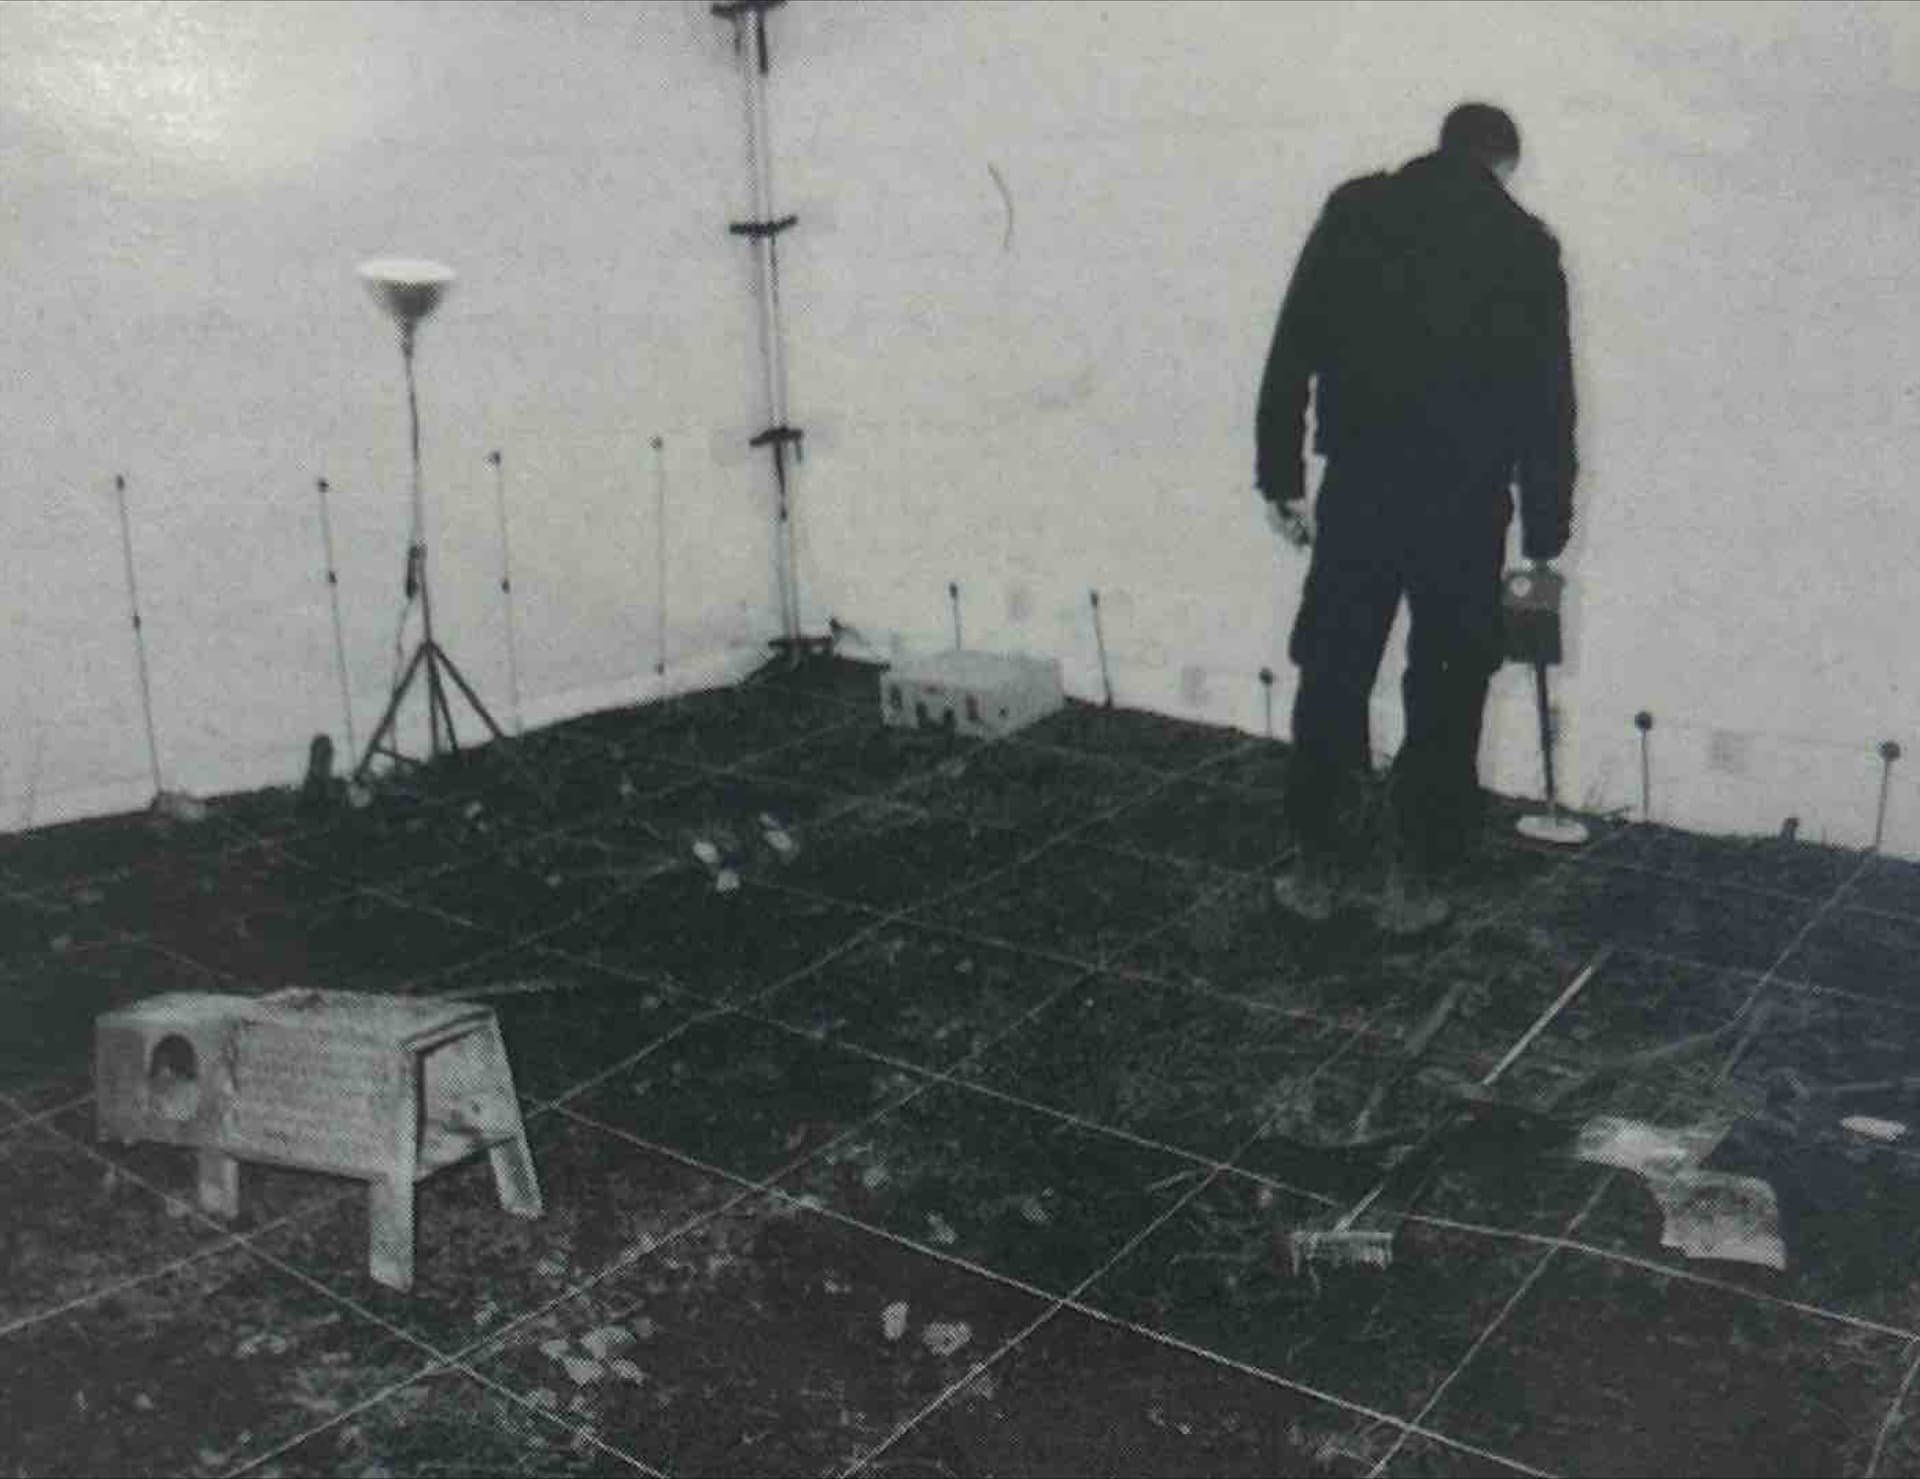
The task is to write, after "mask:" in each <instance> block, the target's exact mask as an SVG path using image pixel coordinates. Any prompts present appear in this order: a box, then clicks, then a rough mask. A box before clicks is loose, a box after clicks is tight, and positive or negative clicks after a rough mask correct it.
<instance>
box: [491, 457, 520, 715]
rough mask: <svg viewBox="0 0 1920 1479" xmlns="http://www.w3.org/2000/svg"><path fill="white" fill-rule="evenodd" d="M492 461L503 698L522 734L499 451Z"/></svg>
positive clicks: (504, 488) (503, 478)
mask: <svg viewBox="0 0 1920 1479" xmlns="http://www.w3.org/2000/svg"><path fill="white" fill-rule="evenodd" d="M487 461H488V462H490V463H492V464H493V502H494V507H495V509H497V510H498V512H499V515H500V602H501V605H502V606H504V607H505V608H506V616H507V701H508V702H509V703H510V704H512V705H513V732H514V733H515V734H524V733H525V732H526V727H527V726H526V721H525V719H524V718H523V717H522V716H521V713H520V644H519V643H518V642H517V641H516V640H515V639H514V631H513V547H512V544H511V543H510V541H509V538H508V534H507V475H506V472H505V471H504V470H503V469H502V467H501V465H500V454H499V453H498V452H497V451H496V452H489V453H487Z"/></svg>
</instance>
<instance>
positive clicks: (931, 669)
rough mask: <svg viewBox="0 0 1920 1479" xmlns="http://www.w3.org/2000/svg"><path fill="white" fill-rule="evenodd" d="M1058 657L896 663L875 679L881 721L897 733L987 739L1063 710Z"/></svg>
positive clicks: (959, 655)
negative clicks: (925, 732)
mask: <svg viewBox="0 0 1920 1479" xmlns="http://www.w3.org/2000/svg"><path fill="white" fill-rule="evenodd" d="M1066 701H1067V700H1066V694H1065V692H1064V691H1063V690H1062V688H1061V685H1060V660H1059V659H1058V658H1051V657H1048V658H1039V657H1015V656H1012V655H1009V654H1003V653H997V652H969V651H966V650H965V649H956V650H955V651H952V652H941V653H937V654H935V655H933V656H931V657H920V658H913V659H911V660H909V661H907V662H901V663H895V664H894V665H893V666H892V667H890V668H888V669H887V670H886V671H885V672H883V673H882V674H881V675H880V717H881V719H882V720H883V721H884V722H885V723H886V724H888V725H890V726H892V727H894V728H897V729H926V728H933V729H951V730H954V731H955V732H957V733H960V734H971V735H982V736H991V735H998V734H1010V733H1012V732H1013V731H1014V730H1016V729H1024V728H1026V726H1027V725H1029V724H1032V723H1035V722H1036V721H1038V720H1040V719H1044V718H1046V716H1047V715H1049V714H1051V713H1054V712H1055V711H1056V710H1058V709H1061V708H1064V707H1065V706H1066Z"/></svg>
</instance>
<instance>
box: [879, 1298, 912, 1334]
mask: <svg viewBox="0 0 1920 1479" xmlns="http://www.w3.org/2000/svg"><path fill="white" fill-rule="evenodd" d="M880 1333H881V1334H882V1335H884V1336H886V1338H887V1339H888V1340H898V1339H899V1338H900V1337H901V1336H903V1335H905V1334H906V1333H907V1305H906V1301H905V1300H901V1299H896V1300H895V1301H894V1302H893V1303H892V1304H890V1305H888V1306H887V1307H886V1308H885V1309H883V1310H882V1311H880Z"/></svg>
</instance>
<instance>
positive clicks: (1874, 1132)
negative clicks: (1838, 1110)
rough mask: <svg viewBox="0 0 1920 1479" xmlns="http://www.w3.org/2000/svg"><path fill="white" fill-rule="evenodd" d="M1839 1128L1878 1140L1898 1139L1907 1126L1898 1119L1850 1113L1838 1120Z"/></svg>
mask: <svg viewBox="0 0 1920 1479" xmlns="http://www.w3.org/2000/svg"><path fill="white" fill-rule="evenodd" d="M1840 1128H1841V1129H1843V1130H1850V1131H1852V1132H1853V1133H1854V1134H1855V1135H1864V1136H1865V1137H1866V1138H1867V1139H1869V1140H1880V1141H1892V1140H1898V1139H1900V1138H1901V1137H1902V1136H1903V1135H1905V1134H1906V1133H1907V1127H1906V1126H1905V1125H1903V1124H1901V1123H1900V1121H1899V1120H1883V1119H1880V1118H1878V1117H1877V1116H1875V1115H1871V1114H1850V1115H1848V1116H1847V1117H1846V1118H1845V1119H1843V1120H1841V1121H1840Z"/></svg>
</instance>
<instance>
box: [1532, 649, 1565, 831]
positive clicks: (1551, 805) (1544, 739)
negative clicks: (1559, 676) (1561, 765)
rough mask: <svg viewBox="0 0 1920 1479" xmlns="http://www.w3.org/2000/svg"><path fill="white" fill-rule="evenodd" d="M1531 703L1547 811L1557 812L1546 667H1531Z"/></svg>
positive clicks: (1551, 718) (1550, 708)
mask: <svg viewBox="0 0 1920 1479" xmlns="http://www.w3.org/2000/svg"><path fill="white" fill-rule="evenodd" d="M1533 703H1534V708H1535V709H1536V710H1537V711H1538V713H1539V717H1540V764H1541V767H1542V769H1543V770H1544V771H1545V773H1546V781H1547V809H1548V810H1549V811H1552V812H1556V813H1557V812H1558V811H1559V809H1560V798H1559V793H1558V792H1557V791H1556V790H1555V789H1554V785H1553V706H1552V702H1551V700H1550V699H1549V698H1548V695H1547V665H1546V664H1545V663H1543V662H1537V663H1535V664H1534V665H1533Z"/></svg>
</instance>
